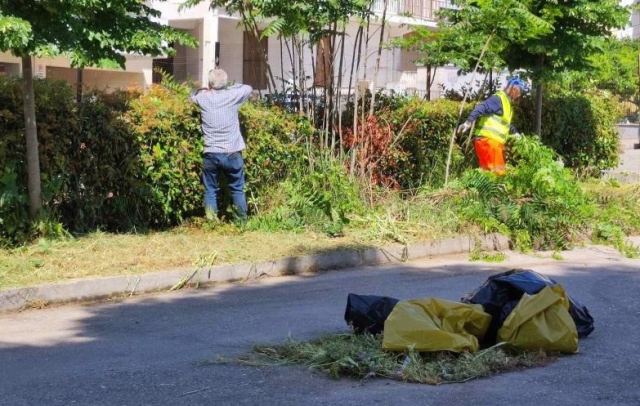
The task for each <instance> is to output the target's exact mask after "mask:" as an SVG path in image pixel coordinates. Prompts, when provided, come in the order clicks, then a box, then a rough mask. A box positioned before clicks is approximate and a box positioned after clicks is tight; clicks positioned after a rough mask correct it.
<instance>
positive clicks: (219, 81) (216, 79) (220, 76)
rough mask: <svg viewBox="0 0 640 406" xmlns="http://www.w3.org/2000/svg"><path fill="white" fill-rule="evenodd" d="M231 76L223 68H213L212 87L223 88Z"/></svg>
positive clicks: (211, 71)
mask: <svg viewBox="0 0 640 406" xmlns="http://www.w3.org/2000/svg"><path fill="white" fill-rule="evenodd" d="M228 82H229V76H227V72H225V71H223V70H222V69H211V70H210V71H209V87H210V88H212V89H222V88H224V87H225V86H227V83H228Z"/></svg>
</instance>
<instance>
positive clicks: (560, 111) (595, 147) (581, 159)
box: [514, 91, 619, 176]
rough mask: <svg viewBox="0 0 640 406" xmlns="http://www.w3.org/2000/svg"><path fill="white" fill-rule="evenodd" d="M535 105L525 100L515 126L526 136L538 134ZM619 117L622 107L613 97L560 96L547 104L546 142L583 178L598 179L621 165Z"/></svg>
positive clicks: (597, 94)
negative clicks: (588, 176) (534, 132)
mask: <svg viewBox="0 0 640 406" xmlns="http://www.w3.org/2000/svg"><path fill="white" fill-rule="evenodd" d="M534 104H535V100H534V99H533V98H523V99H522V100H521V101H520V102H519V104H518V105H517V107H516V113H515V115H514V120H515V123H514V124H515V126H516V127H517V128H518V129H519V130H520V131H522V132H525V133H532V132H533V131H534V128H533V126H534V123H535V119H534V114H535V108H534ZM618 117H619V107H618V103H617V102H616V100H615V98H613V97H611V95H610V94H609V93H606V92H598V91H592V92H588V91H586V92H581V93H556V94H554V95H550V96H549V97H548V98H547V99H546V100H545V103H544V104H543V109H542V120H543V125H542V140H543V141H544V143H545V144H546V145H549V146H550V147H552V148H553V149H554V150H555V151H556V152H557V153H558V154H560V155H561V156H562V158H563V160H564V161H565V163H566V164H567V166H569V167H570V168H573V169H574V170H576V171H577V172H578V173H579V174H586V175H596V176H597V175H599V174H600V171H602V170H604V169H610V168H614V167H616V166H617V165H618V161H619V146H618V145H619V138H618V137H619V135H618V132H617V129H616V127H615V125H616V122H617V119H618Z"/></svg>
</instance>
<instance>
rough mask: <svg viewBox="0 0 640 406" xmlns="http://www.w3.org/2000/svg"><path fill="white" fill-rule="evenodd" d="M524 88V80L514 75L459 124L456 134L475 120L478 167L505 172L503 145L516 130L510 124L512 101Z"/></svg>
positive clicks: (463, 131) (467, 127)
mask: <svg viewBox="0 0 640 406" xmlns="http://www.w3.org/2000/svg"><path fill="white" fill-rule="evenodd" d="M526 90H527V83H526V82H525V81H523V80H522V79H520V78H517V77H516V78H512V79H510V80H509V81H508V82H507V86H506V87H505V89H504V90H500V91H499V92H497V93H496V94H494V95H493V96H491V97H489V98H488V99H487V100H485V101H484V102H482V103H480V104H478V106H476V108H475V109H474V110H473V111H472V112H471V114H469V118H467V121H465V122H464V123H463V124H462V125H460V127H458V133H465V132H467V131H469V129H471V127H472V126H473V123H474V122H476V128H475V132H474V135H475V137H474V139H473V146H474V148H475V151H476V156H477V157H478V164H479V166H480V168H482V169H484V170H488V171H491V172H494V173H497V174H499V175H503V174H504V173H505V162H504V144H505V142H506V138H507V137H508V136H509V133H515V132H516V130H515V128H514V127H513V126H512V125H511V119H512V117H513V110H512V108H511V102H513V101H516V100H518V98H520V96H521V95H522V93H523V92H525V91H526Z"/></svg>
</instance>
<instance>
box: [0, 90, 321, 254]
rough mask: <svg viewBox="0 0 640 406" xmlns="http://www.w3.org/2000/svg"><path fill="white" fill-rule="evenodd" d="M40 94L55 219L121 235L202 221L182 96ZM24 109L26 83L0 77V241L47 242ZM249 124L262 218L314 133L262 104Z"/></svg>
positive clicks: (196, 148) (252, 185)
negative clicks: (29, 190)
mask: <svg viewBox="0 0 640 406" xmlns="http://www.w3.org/2000/svg"><path fill="white" fill-rule="evenodd" d="M35 87H36V89H35V91H36V103H37V105H38V109H37V117H38V121H39V133H40V160H41V171H42V179H43V194H44V200H45V212H46V213H47V214H46V216H45V218H51V219H52V220H47V221H49V222H51V221H53V222H52V223H51V224H54V223H55V221H54V220H55V219H59V220H60V221H61V222H62V224H64V226H65V227H66V228H67V229H69V230H71V231H73V232H87V231H91V230H95V229H96V228H99V229H104V230H113V231H123V230H130V229H138V230H141V229H142V230H144V229H148V228H159V227H167V226H172V225H175V224H178V223H180V222H182V221H183V220H184V219H186V218H188V217H190V216H192V215H196V214H201V212H202V193H203V192H202V186H201V184H200V172H201V161H202V135H201V132H200V116H199V113H198V111H197V108H196V107H195V105H193V104H191V103H189V102H187V101H186V100H185V92H184V89H176V88H174V87H173V86H169V87H171V89H169V88H167V87H164V86H156V87H153V88H151V89H150V90H149V91H148V92H146V93H144V94H137V93H122V92H119V93H114V94H110V95H107V94H103V93H100V92H96V93H93V94H90V95H86V96H85V97H84V99H83V102H82V104H81V105H77V104H76V103H75V101H74V94H73V92H72V89H71V88H70V87H69V86H68V85H67V84H66V83H64V82H53V81H48V80H41V81H36V82H35ZM22 111H23V110H22V96H21V91H20V83H19V81H17V80H14V79H6V78H3V79H0V133H2V134H3V137H2V139H0V162H1V163H2V165H0V169H1V171H0V222H2V225H3V226H2V231H1V232H0V233H1V234H0V239H2V240H4V242H5V243H10V244H14V243H19V242H20V241H24V240H29V239H30V238H32V237H33V236H35V235H39V234H38V229H37V225H38V222H36V223H33V224H32V223H31V222H30V221H29V216H28V215H27V214H26V213H27V206H26V205H27V198H26V173H25V170H26V168H25V167H26V164H25V158H24V157H25V145H24V138H23V136H22V132H23V117H22ZM241 124H242V126H243V131H244V134H245V137H246V139H247V144H248V146H249V147H248V149H247V151H246V153H245V161H246V165H247V180H248V186H247V187H248V195H249V196H250V197H253V199H252V201H253V204H252V208H254V209H255V210H260V206H261V205H266V200H264V199H261V197H262V194H264V193H266V192H268V191H270V190H272V189H275V188H276V185H278V183H279V182H281V181H282V180H283V179H285V178H287V177H288V176H289V175H290V171H292V170H295V168H298V167H299V166H300V163H301V162H304V147H303V146H304V141H303V140H305V139H306V138H308V137H309V136H310V133H311V128H310V126H309V124H308V123H307V122H306V121H304V120H302V119H299V118H297V117H293V116H290V115H288V114H286V113H285V112H283V111H282V110H280V109H277V108H266V107H262V106H259V105H248V106H245V108H244V109H243V110H242V114H241ZM39 224H42V222H41V221H40V223H39ZM40 229H42V230H44V229H43V228H42V227H41V228H40ZM48 229H49V230H53V229H55V227H48Z"/></svg>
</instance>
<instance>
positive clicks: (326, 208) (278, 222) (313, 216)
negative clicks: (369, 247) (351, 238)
mask: <svg viewBox="0 0 640 406" xmlns="http://www.w3.org/2000/svg"><path fill="white" fill-rule="evenodd" d="M277 194H278V195H276V196H274V195H272V196H271V199H272V202H277V205H278V206H276V207H273V208H272V210H271V211H269V212H268V213H266V214H264V215H259V216H257V217H256V218H255V219H251V220H250V222H249V224H248V228H249V229H262V230H268V231H273V230H295V229H302V228H303V227H309V228H311V229H315V230H317V231H321V232H324V233H326V234H328V235H330V236H338V235H341V234H342V232H343V229H344V226H345V225H347V224H348V223H349V221H350V217H351V216H352V215H354V214H358V213H361V212H362V211H363V209H364V205H363V202H362V200H361V198H360V195H359V193H358V188H357V186H356V185H355V184H354V183H353V182H352V180H350V179H349V177H348V176H347V172H346V170H345V167H344V166H343V165H341V164H340V162H338V161H336V160H333V159H329V158H320V159H318V160H313V161H312V162H311V163H310V166H309V167H306V168H305V167H302V166H301V167H299V168H298V170H296V171H295V172H293V173H291V175H290V177H289V178H288V179H287V180H286V181H285V182H283V183H282V185H281V186H280V188H279V190H278V191H277Z"/></svg>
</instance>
